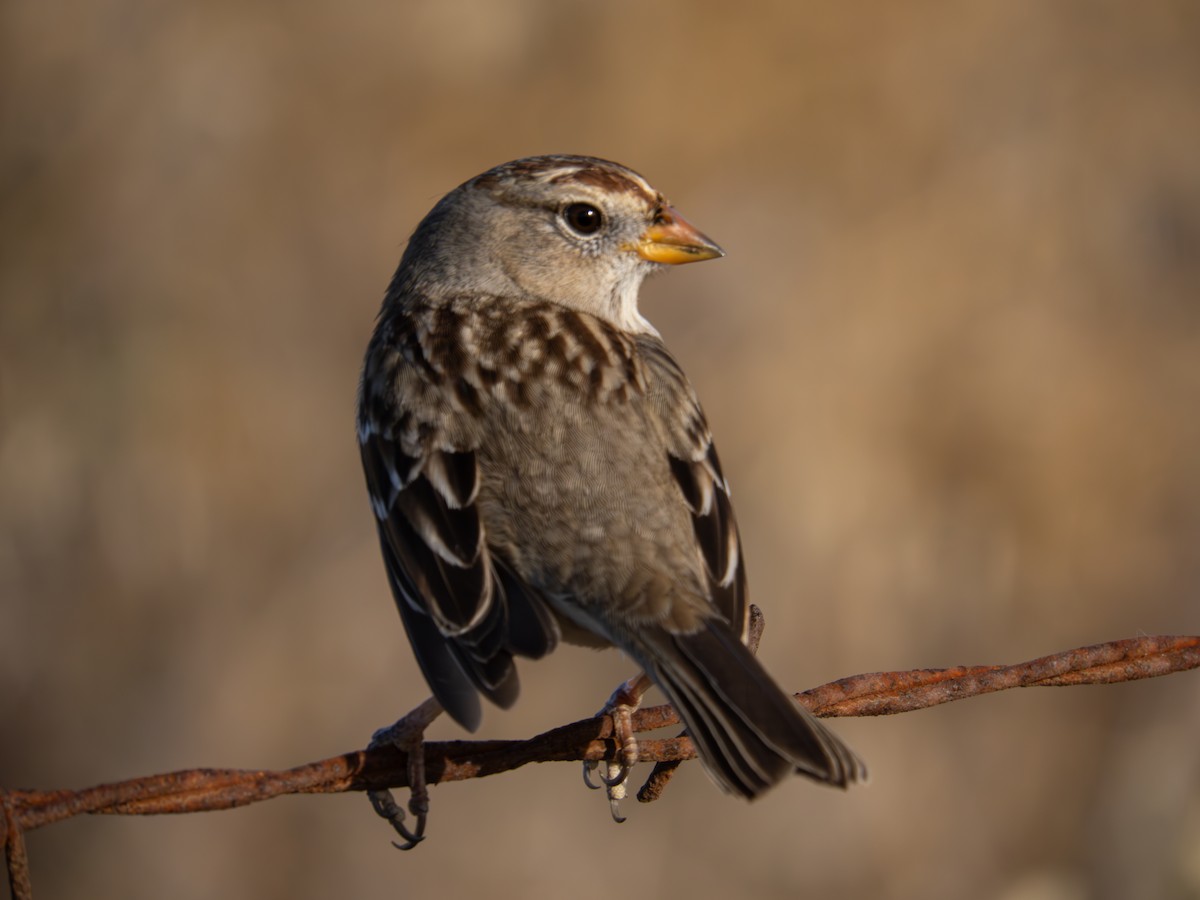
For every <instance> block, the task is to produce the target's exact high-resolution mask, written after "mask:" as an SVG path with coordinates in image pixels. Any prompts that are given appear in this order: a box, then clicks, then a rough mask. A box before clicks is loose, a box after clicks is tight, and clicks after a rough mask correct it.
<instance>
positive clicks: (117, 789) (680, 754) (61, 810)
mask: <svg viewBox="0 0 1200 900" xmlns="http://www.w3.org/2000/svg"><path fill="white" fill-rule="evenodd" d="M758 627H759V629H760V630H761V619H760V620H759V622H758ZM1196 668H1200V636H1172V635H1167V636H1157V637H1151V636H1147V637H1137V638H1130V639H1126V640H1118V641H1111V642H1109V643H1106V644H1094V645H1092V646H1088V647H1080V648H1077V649H1074V650H1065V651H1063V652H1061V653H1054V654H1051V655H1049V656H1043V657H1040V658H1038V659H1034V660H1030V661H1028V662H1023V663H1016V664H1014V665H1007V666H1006V665H995V666H957V667H954V668H948V669H914V670H911V671H906V672H875V673H868V674H863V675H854V676H851V677H849V678H842V679H839V680H837V681H831V682H829V683H828V684H824V685H821V686H820V687H816V688H812V689H811V690H807V691H803V692H801V693H799V694H796V695H795V696H796V699H797V700H799V701H800V703H802V704H804V706H806V707H807V708H808V709H809V710H810V711H811V712H812V713H813V714H814V715H816V716H819V717H822V718H831V717H841V716H886V715H895V714H898V713H905V712H912V711H914V710H918V709H927V708H928V707H931V706H939V705H941V704H943V703H950V702H952V701H955V700H965V699H967V698H968V697H978V696H981V695H983V694H989V693H994V692H995V691H1003V690H1009V689H1010V688H1017V687H1062V686H1069V685H1079V684H1114V683H1117V682H1125V681H1137V680H1139V679H1143V678H1156V677H1158V676H1161V675H1169V674H1171V673H1173V672H1182V671H1185V670H1188V669H1196ZM678 723H679V717H678V716H676V715H675V711H674V710H673V709H672V708H671V707H670V706H669V705H663V706H654V707H650V708H647V709H642V710H638V711H637V712H636V713H634V716H633V725H634V729H635V731H637V732H639V733H641V732H646V731H654V730H656V729H659V728H666V727H668V726H671V725H676V724H678ZM612 737H613V723H612V719H611V717H609V716H597V717H593V718H589V719H582V720H580V721H578V722H572V723H570V724H569V725H563V726H560V727H558V728H554V729H551V730H550V731H546V732H544V733H542V734H539V735H537V736H535V737H532V738H529V739H527V740H503V741H495V740H493V741H431V742H427V743H425V744H424V745H423V746H424V756H425V780H426V782H427V783H428V784H439V783H444V782H448V781H465V780H468V779H472V778H485V777H487V776H490V775H498V774H500V773H502V772H509V771H512V770H513V769H517V768H520V767H521V766H524V765H527V764H529V763H535V762H567V761H577V762H578V761H584V760H593V761H599V760H608V759H612V758H613V756H614V754H615V752H616V746H615V743H614V742H613V740H612ZM695 757H696V751H695V748H694V747H693V746H692V742H691V740H689V739H688V738H687V737H686V736H684V735H680V736H678V737H673V738H666V739H659V740H648V739H641V738H639V740H638V758H639V760H640V761H642V762H653V763H655V767H654V769H653V771H652V772H651V774H650V777H649V778H648V779H647V781H646V783H645V785H644V786H643V787H642V789H641V790H640V791H639V792H638V799H639V800H640V801H642V802H650V801H653V800H655V799H657V798H658V797H660V796H661V795H662V792H663V790H664V788H665V787H666V785H667V783H668V782H669V779H670V776H671V773H672V772H673V771H674V769H675V768H676V767H677V766H678V765H679V764H680V763H682V762H684V761H686V760H689V759H694V758H695ZM408 772H409V766H408V757H407V754H406V753H404V752H403V751H401V750H399V749H397V748H396V747H393V746H387V745H382V746H378V747H371V748H368V749H366V750H355V751H352V752H349V753H343V754H340V755H338V756H332V757H329V758H328V759H322V760H318V761H317V762H311V763H307V764H305V765H302V766H296V767H295V768H291V769H284V770H281V771H264V770H244V769H187V770H184V771H179V772H170V773H166V774H161V775H150V776H146V777H142V778H132V779H129V780H127V781H120V782H116V783H113V784H103V785H99V786H97V787H91V788H85V789H83V790H78V791H74V790H45V791H43V790H4V789H0V805H2V808H3V816H2V817H0V840H2V842H3V844H4V849H5V858H6V862H7V867H8V879H9V886H10V888H11V890H12V896H13V898H14V900H32V896H33V893H32V887H31V882H30V875H29V865H28V859H27V857H26V853H25V843H24V833H25V832H27V831H32V830H34V829H37V828H42V827H44V826H46V825H51V824H53V823H55V822H61V821H64V820H65V819H70V818H73V817H75V816H79V815H83V814H85V813H86V814H91V815H162V814H167V813H192V812H204V811H211V810H218V809H233V808H235V807H239V806H246V805H248V804H251V803H259V802H262V801H264V800H270V799H272V798H273V797H279V796H282V795H285V794H335V793H344V792H347V791H384V790H388V789H391V788H403V787H408V786H409V778H408Z"/></svg>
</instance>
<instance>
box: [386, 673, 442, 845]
mask: <svg viewBox="0 0 1200 900" xmlns="http://www.w3.org/2000/svg"><path fill="white" fill-rule="evenodd" d="M441 713H442V707H441V704H439V703H438V702H437V701H436V700H435V699H433V698H432V697H430V698H429V699H428V700H426V701H425V702H424V703H422V704H421V705H420V706H418V707H417V708H416V709H414V710H413V711H412V712H410V713H408V714H407V715H405V716H404V717H403V718H402V719H400V720H399V721H398V722H396V723H395V724H393V725H389V726H387V727H386V728H380V729H379V730H378V731H376V732H375V733H374V734H373V735H371V743H370V744H369V745H368V746H367V749H368V750H374V749H377V748H379V747H384V746H391V747H396V748H397V749H399V750H402V751H403V752H404V753H405V755H406V756H407V758H408V811H409V813H410V814H411V815H412V816H413V818H414V819H416V827H415V828H412V829H410V828H409V827H408V825H406V824H405V821H404V820H405V815H404V810H403V809H401V808H400V804H398V803H397V802H396V799H395V797H393V796H392V792H391V791H389V790H388V789H387V788H380V789H378V790H372V791H367V798H368V799H369V800H370V801H371V807H372V808H373V809H374V810H375V813H376V814H377V815H378V816H380V817H381V818H384V819H387V821H388V823H389V824H390V825H391V826H392V828H393V829H395V831H396V833H397V834H398V835H400V837H402V838H403V839H404V843H403V844H398V843H396V842H395V841H392V846H394V847H396V848H397V849H399V850H411V849H412V848H413V847H415V846H417V844H419V843H421V841H423V840H425V823H426V821H427V820H428V818H429V788H428V786H427V785H426V783H425V729H427V728H428V727H429V726H430V725H431V724H432V723H433V720H434V719H436V718H437V717H438V716H439V715H441Z"/></svg>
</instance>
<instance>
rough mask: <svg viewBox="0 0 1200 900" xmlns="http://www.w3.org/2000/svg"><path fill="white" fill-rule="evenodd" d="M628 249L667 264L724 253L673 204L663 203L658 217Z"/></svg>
mask: <svg viewBox="0 0 1200 900" xmlns="http://www.w3.org/2000/svg"><path fill="white" fill-rule="evenodd" d="M630 249H631V250H633V251H634V252H635V253H637V255H638V256H640V257H641V258H642V259H648V260H650V262H656V263H666V264H667V265H669V266H677V265H680V264H682V263H690V262H700V260H702V259H714V258H716V257H718V256H724V255H725V251H724V250H722V249H721V248H720V247H718V246H717V245H716V244H715V243H714V242H713V241H712V240H710V239H709V238H706V237H705V236H704V235H702V234H701V233H700V232H699V231H697V230H696V229H695V227H693V226H692V225H691V224H690V223H689V222H688V221H687V219H685V218H684V217H683V216H681V215H680V214H679V212H678V210H676V209H675V207H673V206H668V207H666V209H664V210H663V211H662V214H661V217H660V219H659V221H658V222H657V223H655V224H654V225H651V226H650V227H649V228H647V229H646V230H645V231H644V232H642V236H641V237H639V238H638V242H637V244H635V245H634V246H633V247H630Z"/></svg>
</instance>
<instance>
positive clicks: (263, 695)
mask: <svg viewBox="0 0 1200 900" xmlns="http://www.w3.org/2000/svg"><path fill="white" fill-rule="evenodd" d="M0 116H2V127H0V191H2V197H3V200H2V203H0V722H2V723H3V724H2V726H0V733H2V735H3V737H2V740H0V783H3V784H5V785H8V786H21V787H41V788H54V787H76V788H78V787H85V786H89V785H92V784H95V783H99V782H104V781H111V780H116V779H120V778H125V777H132V776H136V775H146V774H150V773H153V772H160V771H170V770H174V769H180V768H187V767H193V766H216V767H225V766H229V767H245V768H259V767H263V768H277V767H286V766H290V765H295V764H299V763H302V762H307V761H309V760H314V759H318V758H321V757H324V756H328V755H332V754H335V753H339V752H343V751H348V750H351V749H354V748H357V747H361V746H363V745H364V744H365V742H366V741H367V739H368V737H369V736H370V734H371V732H372V731H373V730H374V729H375V728H376V727H378V726H381V725H383V724H386V723H388V722H391V721H392V720H394V719H395V718H396V717H397V716H399V715H400V714H401V713H403V712H404V711H406V710H407V709H409V708H411V707H412V706H414V705H416V703H418V702H419V701H420V700H421V699H423V698H424V697H425V696H426V692H425V688H424V686H423V684H422V683H421V681H420V678H419V675H418V673H417V670H416V668H415V665H414V663H413V661H412V658H411V656H410V653H409V649H408V646H407V642H406V639H405V637H404V634H403V631H402V628H401V626H400V622H399V620H398V617H397V615H396V612H395V610H394V608H393V606H392V600H391V598H390V596H389V594H388V589H387V586H386V583H385V580H384V574H383V567H382V563H381V561H380V559H379V556H378V550H377V546H376V540H375V535H374V531H373V524H372V517H371V514H370V510H369V507H368V504H367V499H366V495H365V490H364V487H363V479H362V475H361V472H360V468H359V461H358V452H357V448H356V444H355V440H354V435H353V405H354V396H355V389H356V382H357V378H358V370H359V364H360V359H361V354H362V351H363V349H364V347H365V344H366V341H367V338H368V336H369V334H370V331H371V327H372V322H373V319H374V316H375V313H376V311H377V309H378V305H379V302H380V299H381V297H382V292H383V289H384V287H385V285H386V283H387V281H388V279H389V277H390V276H391V274H392V271H393V269H394V266H395V263H396V261H397V259H398V258H399V255H400V252H401V250H402V248H403V246H404V241H405V239H406V237H407V235H408V234H409V233H410V231H411V230H412V228H413V227H414V226H415V224H416V223H417V221H418V220H419V219H420V218H421V216H422V215H423V214H424V213H425V212H426V211H427V210H428V209H429V207H430V206H431V205H432V204H433V203H434V202H435V201H436V200H437V198H438V197H439V196H440V195H441V194H442V193H444V192H445V191H447V190H449V189H450V188H452V187H454V186H455V185H456V184H458V183H459V182H461V181H463V180H465V179H466V178H468V177H470V176H472V175H474V174H476V173H478V172H480V171H482V170H484V169H486V168H488V167H490V166H492V165H494V164H496V163H499V162H502V161H505V160H508V159H512V158H514V157H519V156H523V155H528V154H534V153H542V152H564V151H565V152H580V153H589V154H595V155H600V156H604V157H609V158H612V159H616V160H619V161H621V162H623V163H625V164H627V165H629V166H632V167H633V168H635V169H638V170H639V171H641V172H642V173H643V174H645V175H646V176H647V177H648V178H649V179H650V181H651V182H652V183H653V184H654V185H655V186H656V187H658V188H660V189H661V190H662V191H663V192H664V193H666V194H667V196H668V197H670V198H671V199H672V201H673V202H674V203H675V204H676V205H677V206H678V207H679V208H680V209H681V210H682V211H683V212H684V213H685V214H686V215H687V216H688V217H689V219H691V220H692V221H693V222H695V223H696V224H697V226H698V227H700V228H701V229H703V230H704V231H705V232H707V233H708V234H710V235H711V236H712V237H714V238H715V239H716V240H718V241H719V242H720V243H721V244H722V245H723V246H724V247H725V248H726V250H727V251H728V254H729V255H728V258H727V259H724V260H721V261H719V262H714V263H708V264H705V265H703V266H695V267H691V266H689V267H687V268H685V269H682V270H678V271H671V272H670V273H668V274H667V275H665V276H664V277H661V278H658V279H655V280H653V281H652V282H650V283H649V284H648V285H647V286H646V288H645V289H644V291H643V309H644V311H646V312H647V314H648V315H649V317H650V318H651V319H652V320H653V321H654V322H655V323H656V324H657V326H658V327H659V329H660V330H661V331H662V333H663V334H664V336H665V338H666V339H667V342H668V344H669V345H670V346H671V347H672V348H673V349H674V351H675V352H676V354H677V355H678V357H679V358H680V359H681V361H682V363H683V364H684V367H685V368H686V370H687V371H688V372H689V374H690V375H691V377H692V379H693V381H694V382H695V384H696V386H697V388H698V390H699V392H700V395H701V397H702V398H704V401H705V404H706V407H707V410H708V413H709V418H710V420H711V422H712V425H713V429H714V431H715V433H716V435H717V437H718V443H719V446H720V450H721V455H722V459H723V462H724V464H725V468H726V471H727V473H728V474H729V476H730V477H731V480H732V482H733V484H734V487H735V501H736V504H737V509H738V512H739V516H740V519H741V525H742V533H743V537H744V539H745V542H746V552H747V555H748V559H749V563H750V583H751V595H752V598H753V599H754V600H756V601H757V602H758V603H759V604H760V605H761V606H763V608H764V609H765V611H766V615H767V631H766V636H765V639H764V643H763V650H762V655H763V656H764V658H765V659H766V660H767V664H768V667H769V668H770V669H771V670H772V671H773V672H774V673H775V674H776V675H777V676H778V678H779V680H780V681H781V682H782V683H783V684H784V685H786V686H789V687H791V688H793V689H800V688H804V687H807V686H811V685H814V684H819V683H822V682H824V681H827V680H830V679H833V678H837V677H841V676H845V675H850V674H855V673H858V672H864V671H880V670H892V669H907V668H912V667H927V666H945V665H954V664H960V663H961V664H980V663H998V662H1016V661H1019V660H1023V659H1028V658H1031V657H1035V656H1040V655H1043V654H1046V653H1050V652H1053V651H1057V650H1062V649H1066V648H1069V647H1075V646H1079V645H1083V644H1088V643H1093V642H1097V641H1103V640H1110V639H1115V638H1120V637H1129V636H1134V635H1137V634H1140V633H1150V634H1155V633H1198V632H1200V7H1197V5H1196V4H1194V3H1190V2H1186V0H1179V2H1172V0H1151V2H1146V3H1141V4H1137V5H1133V4H1127V3H1122V2H1117V0H1111V2H1103V0H1077V2H1067V0H1062V2H1042V0H1011V2H1010V0H994V2H981V3H971V4H944V3H933V2H913V3H905V4H891V3H867V4H845V5H837V4H828V3H819V2H789V3H765V2H749V3H741V4H737V5H736V6H735V7H731V6H730V5H729V4H726V3H714V2H700V3H694V4H690V5H680V4H676V5H671V6H667V5H662V6H655V5H648V4H644V3H643V4H634V3H632V2H626V0H618V2H610V3H606V4H603V5H602V6H601V5H597V4H584V3H580V2H551V0H519V2H511V3H505V4H499V3H494V4H493V3H484V2H472V0H440V2H436V3H435V2H395V3H389V4H382V3H371V2H366V0H350V2H346V3H341V4H329V3H319V2H311V0H310V2H297V3H291V4H286V5H280V4H275V3H268V2H265V0H255V2H238V3H231V2H215V3H206V4H185V3H170V2H168V3H161V2H141V0H99V2H97V0H86V2H85V0H61V2H58V3H53V4H47V3H29V2H10V3H5V4H3V5H2V6H0ZM522 674H523V681H524V687H523V695H522V698H521V702H520V703H519V704H518V705H517V707H516V708H515V709H514V710H512V711H511V712H508V713H500V712H499V711H495V710H492V711H489V713H488V714H487V715H486V717H485V721H484V726H483V728H482V730H481V736H483V737H523V736H528V735H530V734H533V733H536V732H538V731H541V730H543V729H545V728H547V727H550V726H553V725H557V724H560V723H562V722H566V721H570V720H573V719H575V718H579V717H582V716H584V715H587V714H590V713H592V712H593V711H594V710H595V709H597V708H598V707H599V706H600V705H601V703H602V702H603V701H604V699H605V698H606V697H607V696H608V694H609V692H610V691H611V689H612V688H613V687H614V686H615V684H616V683H617V681H619V680H620V679H622V678H624V677H627V676H628V675H629V674H631V669H630V666H629V664H628V663H627V662H625V661H624V660H622V659H621V658H620V657H619V656H618V654H616V653H611V652H610V653H605V654H598V653H594V652H590V651H586V650H581V649H577V648H567V649H563V650H560V651H559V652H558V653H557V654H556V655H555V656H554V657H553V658H551V659H549V660H546V661H544V662H541V663H538V664H536V665H530V664H526V665H525V666H524V667H523V669H522ZM835 727H836V729H837V730H838V732H839V733H840V734H842V735H843V736H845V737H846V739H847V740H848V741H849V743H851V744H852V745H853V746H854V747H855V748H856V749H857V750H858V751H859V752H860V753H861V754H862V756H863V757H864V758H865V759H866V760H867V761H868V762H869V764H870V766H871V769H872V775H873V783H872V784H871V785H870V786H869V787H867V788H865V789H859V790H854V791H851V792H849V793H846V794H842V793H840V792H836V791H830V790H826V789H822V788H819V787H816V786H814V785H812V784H810V783H808V782H805V781H803V780H801V779H796V780H795V781H794V782H793V783H788V784H786V785H784V786H782V787H781V788H780V789H778V790H777V791H775V792H774V793H772V794H771V795H769V796H768V797H766V798H765V799H763V800H761V801H760V802H758V803H756V804H755V805H753V806H749V805H746V804H742V803H739V802H736V801H735V800H732V799H729V798H725V797H723V796H721V795H720V794H719V793H718V792H717V790H716V789H715V788H714V787H713V786H712V785H711V784H710V783H709V782H708V780H707V779H706V778H705V777H704V775H703V773H702V772H701V771H700V770H699V768H698V767H696V766H689V767H688V769H687V770H685V771H684V772H683V773H681V775H680V777H679V778H678V779H677V780H676V782H675V784H673V786H672V787H671V790H670V791H669V792H668V794H667V795H666V797H665V798H664V800H663V801H661V802H660V803H657V804H654V805H652V806H648V807H646V806H640V805H638V804H636V803H632V802H630V803H627V804H626V813H627V814H628V816H629V821H628V822H627V823H626V824H624V825H622V826H620V827H618V826H616V825H614V824H613V823H612V822H611V821H610V820H609V816H608V810H607V807H606V804H605V801H604V799H603V797H602V796H601V795H598V794H595V793H590V792H588V791H586V790H584V788H583V786H582V784H581V782H580V777H579V770H578V767H577V766H575V765H552V766H534V767H529V768H527V769H525V770H522V771H519V772H517V773H515V774H511V775H507V776H504V777H500V778H495V779H489V780H485V781H480V782H472V783H468V784H452V785H448V786H443V787H435V788H434V789H433V791H432V798H433V813H432V819H431V822H430V828H429V835H430V836H429V840H428V841H427V842H426V843H425V845H423V846H422V847H421V848H420V849H419V850H417V851H416V852H414V853H411V854H404V855H401V854H399V853H397V852H395V851H393V850H392V849H391V847H390V846H389V839H390V832H389V831H388V829H387V827H386V826H385V825H384V824H383V823H381V822H380V821H379V820H377V819H376V818H375V817H374V815H373V814H372V813H371V811H370V809H369V807H368V804H367V802H366V800H365V799H364V798H363V797H361V796H359V795H352V796H344V797H300V798H287V799H282V800H276V801H274V802H271V803H267V804H263V805H261V806H258V807H253V808H248V809H243V810H238V811H231V812H222V813H213V814H206V815H194V816H182V817H170V818H160V819H118V818H97V819H90V818H89V819H84V820H75V821H72V822H68V823H64V824H60V825H57V826H54V827H52V828H49V829H46V830H44V831H38V832H35V833H33V834H32V835H31V836H30V839H29V849H30V854H31V858H32V865H33V880H34V885H35V887H36V889H37V896H38V897H39V898H41V900H52V898H56V897H78V896H90V897H124V898H151V897H154V898H157V897H163V896H170V897H174V898H178V900H189V898H208V897H213V896H218V895H219V896H223V897H247V898H251V897H253V898H275V897H279V898H283V897H287V898H316V897H329V896H346V897H361V898H375V897H379V898H382V897H393V896H397V895H407V896H429V895H433V894H434V893H435V892H436V895H437V896H446V897H455V896H462V897H466V896H473V895H478V894H484V893H486V894H487V895H488V896H491V897H496V898H508V897H514V898H515V897H530V896H572V897H577V898H607V897H611V896H613V894H614V893H620V892H621V891H622V890H623V887H622V882H625V883H626V884H627V885H628V888H627V889H628V890H633V891H636V892H637V893H639V894H643V895H656V896H687V895H691V896H717V895H722V896H729V897H738V896H755V897H762V898H775V897H791V896H798V895H800V896H807V897H820V898H865V897H870V898H885V900H888V898H960V897H965V896H971V897H985V898H997V900H1083V898H1129V897H1139V898H1196V897H1200V755H1198V754H1197V752H1196V748H1197V747H1198V746H1200V676H1198V675H1197V674H1195V673H1192V674H1182V675H1176V676H1172V677H1170V678H1166V679H1160V680H1156V681H1147V682H1140V683H1136V684H1126V685H1116V686H1110V687H1102V688H1074V689H1069V690H1066V689H1064V690H1049V689H1046V690H1033V691H1020V692H1011V693H1008V694H1002V695H996V696H991V697H985V698H979V699H975V700H972V701H970V702H966V703H961V704H953V705H950V706H946V707H941V708H938V709H935V710H928V711H923V712H919V713H914V714H910V715H904V716H898V717H894V718H884V719H873V720H853V721H850V720H846V721H840V722H837V723H836V724H835ZM432 734H433V736H434V737H437V738H458V737H462V736H464V735H463V734H462V733H461V732H460V731H459V730H458V729H457V728H456V727H454V726H453V725H452V724H451V723H446V722H441V723H438V724H437V725H436V726H435V727H434V729H433V732H432ZM641 774H644V773H641ZM636 778H637V773H635V779H636ZM639 783H640V781H639Z"/></svg>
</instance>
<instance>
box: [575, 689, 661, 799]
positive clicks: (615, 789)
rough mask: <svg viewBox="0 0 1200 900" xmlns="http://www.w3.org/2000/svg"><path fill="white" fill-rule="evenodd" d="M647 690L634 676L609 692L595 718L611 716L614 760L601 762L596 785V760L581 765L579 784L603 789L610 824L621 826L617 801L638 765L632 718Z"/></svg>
mask: <svg viewBox="0 0 1200 900" xmlns="http://www.w3.org/2000/svg"><path fill="white" fill-rule="evenodd" d="M649 689H650V679H649V678H647V677H646V676H645V675H638V676H637V677H636V678H631V679H629V680H628V681H626V682H623V683H622V684H621V686H620V687H618V688H617V689H616V690H615V691H613V693H612V696H611V697H609V698H608V702H607V703H605V704H604V708H603V709H601V710H600V712H599V713H597V715H598V716H611V717H612V720H613V742H614V743H615V744H616V754H615V756H614V759H612V760H608V761H606V762H605V764H604V765H605V771H603V772H598V773H597V777H598V778H599V779H600V784H596V783H595V782H593V781H592V773H593V772H596V771H597V769H599V767H600V762H599V761H597V760H585V761H584V763H583V783H584V784H586V785H587V786H588V787H589V788H591V789H593V790H599V789H600V788H601V787H603V788H604V790H605V793H606V794H607V796H608V805H609V809H610V811H611V812H612V817H613V821H614V822H618V823H619V822H624V821H625V817H624V816H622V815H621V809H620V801H621V800H623V799H625V781H626V780H627V779H628V778H629V773H630V771H631V770H632V769H633V766H634V764H635V763H636V762H637V761H638V743H637V736H636V735H635V734H634V733H633V714H634V712H635V711H636V710H637V708H638V706H639V705H640V704H641V702H642V695H643V694H645V693H646V691H647V690H649Z"/></svg>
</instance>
